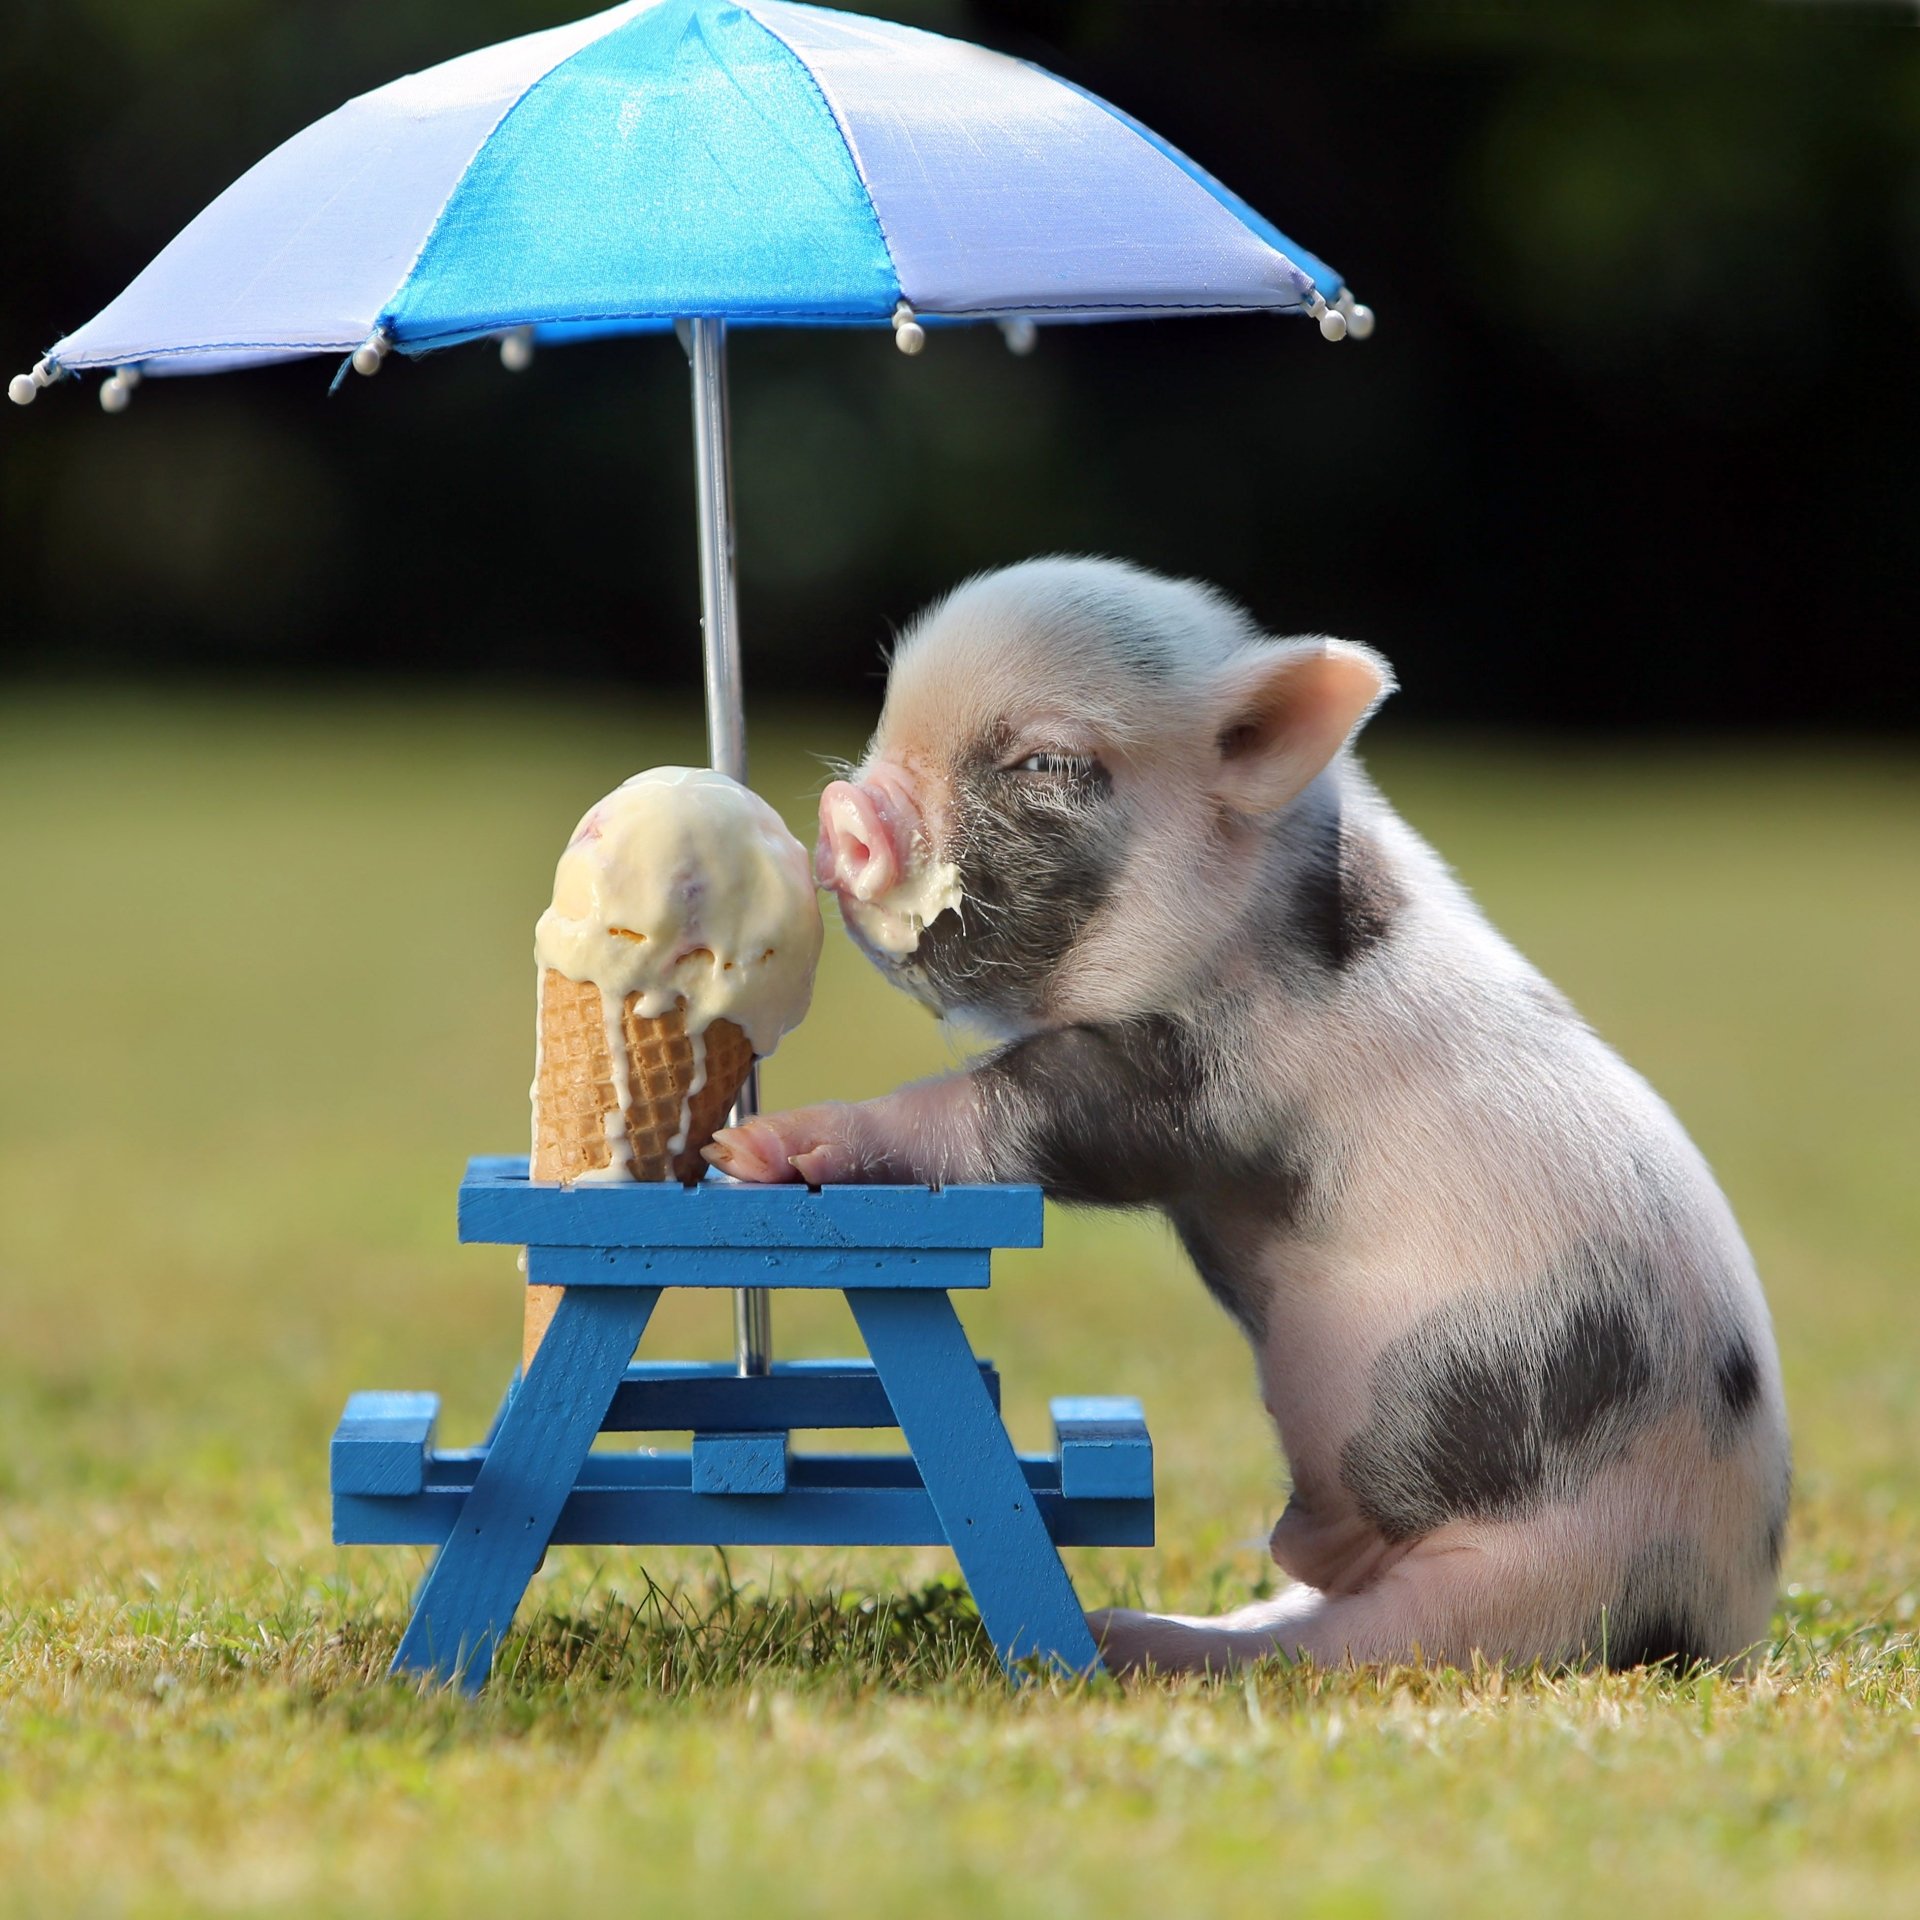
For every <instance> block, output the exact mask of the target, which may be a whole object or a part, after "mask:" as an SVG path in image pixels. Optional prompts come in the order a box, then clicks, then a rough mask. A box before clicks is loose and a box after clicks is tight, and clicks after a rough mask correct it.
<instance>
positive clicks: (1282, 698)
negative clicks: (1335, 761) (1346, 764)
mask: <svg viewBox="0 0 1920 1920" xmlns="http://www.w3.org/2000/svg"><path fill="white" fill-rule="evenodd" d="M1392 691H1393V672H1392V669H1391V668H1390V667H1388V665H1387V663H1386V662H1385V661H1384V660H1383V659H1381V658H1380V656H1379V655H1378V654H1377V653H1375V652H1374V651H1373V650H1372V649H1371V648H1370V647H1359V646H1355V645H1353V644H1352V643H1351V642H1350V641H1346V640H1288V641H1282V642H1279V643H1276V644H1275V645H1273V646H1270V647H1267V648H1265V649H1263V650H1262V651H1261V652H1260V653H1258V654H1256V655H1255V656H1254V657H1253V658H1252V659H1251V660H1250V661H1248V662H1246V663H1244V664H1240V665H1236V667H1235V668H1234V669H1233V677H1232V679H1231V680H1230V681H1229V683H1228V687H1227V697H1226V700H1225V702H1224V703H1223V706H1222V709H1221V713H1222V718H1221V724H1220V730H1219V734H1218V736H1217V738H1216V741H1215V747H1216V750H1217V752H1218V754H1219V759H1218V762H1217V764H1216V766H1215V769H1214V787H1215V791H1216V792H1217V793H1218V794H1219V795H1220V797H1221V799H1223V800H1224V801H1226V803H1227V804H1228V805H1229V806H1230V807H1235V808H1237V809H1238V810H1239V811H1240V812H1242V813H1272V812H1274V811H1276V810H1277V809H1278V808H1280V807H1284V806H1285V805H1286V804H1287V802H1288V801H1289V800H1291V799H1292V798H1293V797H1294V795H1295V794H1297V793H1298V792H1299V791H1300V790H1301V788H1303V787H1304V786H1305V785H1306V784H1307V782H1308V781H1309V780H1311V779H1312V778H1313V777H1314V775H1315V774H1317V773H1318V772H1319V771H1320V770H1321V768H1322V767H1324V766H1325V765H1326V764H1327V762H1328V761H1330V760H1331V759H1332V758H1333V757H1334V755H1335V754H1337V753H1338V752H1339V751H1340V749H1341V748H1342V747H1344V746H1345V745H1346V744H1347V742H1348V740H1350V739H1351V738H1352V737H1353V734H1354V732H1355V731H1356V729H1357V728H1358V727H1359V726H1360V724H1361V722H1362V721H1363V720H1365V719H1366V718H1367V716H1368V715H1369V714H1370V713H1372V711H1373V710H1374V708H1375V707H1377V706H1378V705H1379V704H1380V702H1381V701H1382V700H1384V699H1385V698H1386V697H1387V695H1388V694H1389V693H1391V692H1392Z"/></svg>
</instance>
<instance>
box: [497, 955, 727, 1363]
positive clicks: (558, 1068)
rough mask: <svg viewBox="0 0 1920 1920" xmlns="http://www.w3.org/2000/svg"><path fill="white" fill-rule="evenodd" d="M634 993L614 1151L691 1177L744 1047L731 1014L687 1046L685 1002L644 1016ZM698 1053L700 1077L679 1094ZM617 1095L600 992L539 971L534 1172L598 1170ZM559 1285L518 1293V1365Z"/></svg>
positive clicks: (636, 1163) (609, 1157) (547, 1176)
mask: <svg viewBox="0 0 1920 1920" xmlns="http://www.w3.org/2000/svg"><path fill="white" fill-rule="evenodd" d="M639 1000H640V996H639V995H638V994H629V995H628V996H627V1003H626V1006H625V1007H624V1008H623V1009H622V1010H621V1018H620V1039H621V1042H622V1045H623V1047H624V1053H625V1059H624V1065H625V1068H626V1075H625V1077H626V1111H625V1118H626V1139H625V1141H624V1142H623V1143H619V1145H618V1149H617V1150H618V1151H619V1153H620V1156H621V1159H622V1160H623V1161H624V1163H625V1166H626V1170H627V1171H628V1172H629V1173H631V1174H632V1176H633V1177H634V1179H636V1180H667V1179H679V1180H686V1181H693V1180H698V1179H699V1178H700V1176H701V1175H702V1174H703V1173H705V1172H706V1162H705V1161H704V1160H703V1159H702V1158H701V1157H700V1149H701V1148H702V1147H704V1146H705V1145H706V1144H707V1143H708V1141H710V1140H711V1139H712V1138H713V1136H714V1135H715V1134H716V1133H717V1132H718V1131H719V1130H720V1127H721V1125H722V1124H723V1122H724V1121H725V1120H726V1117H727V1113H728V1110H729V1109H730V1108H731V1107H732V1106H733V1103H734V1101H735V1100H736V1099H737V1098H738V1097H739V1093H740V1089H741V1088H742V1087H743V1086H744V1085H745V1084H746V1079H747V1075H748V1074H749V1073H750V1072H752V1070H753V1048H752V1046H751V1044H750V1043H749V1042H748V1039H747V1036H746V1035H745V1034H744V1033H743V1032H742V1031H741V1030H740V1029H739V1028H738V1027H736V1026H735V1025H734V1024H733V1022H732V1021H731V1020H716V1021H714V1022H713V1024H712V1025H711V1026H709V1027H708V1028H707V1030H706V1032H705V1033H704V1034H702V1035H700V1036H699V1037H698V1042H696V1039H695V1036H693V1035H691V1034H689V1033H688V1032H687V1020H686V1003H685V1002H684V1001H679V1002H676V1003H675V1005H674V1006H672V1007H671V1008H669V1009H668V1010H667V1011H666V1012H665V1013H662V1014H651V1015H649V1014H642V1013H640V1012H638V1011H636V1009H637V1007H638V1005H639ZM703 1058H704V1065H705V1069H706V1072H705V1079H704V1080H703V1081H702V1084H701V1085H700V1087H699V1089H698V1090H697V1091H690V1089H692V1088H693V1082H694V1080H695V1078H696V1075H697V1073H698V1070H699V1068H700V1066H701V1064H702V1060H703ZM620 1099H621V1095H620V1091H619V1079H618V1076H617V1075H616V1074H615V1071H614V1062H613V1057H612V1054H611V1052H610V1051H609V1046H608V1032H607V1020H606V1014H605V1010H604V1007H603V1004H602V1001H601V998H600V989H599V988H598V987H597V986H595V985H594V984H593V982H592V981H590V980H569V979H568V978H567V977H566V975H565V974H562V973H556V972H555V971H554V970H553V969H552V968H551V967H549V968H547V969H545V970H544V971H543V972H542V974H541V976H540V1065H539V1071H538V1073H537V1075H536V1077H535V1080H534V1086H533V1163H532V1174H533V1178H534V1179H536V1180H557V1181H559V1182H561V1184H562V1185H566V1186H571V1185H572V1184H573V1182H574V1181H576V1180H578V1179H580V1178H581V1177H582V1176H583V1175H586V1174H598V1175H601V1176H603V1177H604V1174H605V1170H606V1169H607V1168H608V1167H610V1166H612V1165H613V1163H614V1154H615V1151H616V1145H615V1143H613V1142H610V1141H609V1140H608V1138H607V1116H608V1115H609V1114H611V1113H612V1112H613V1111H614V1109H615V1107H616V1106H618V1105H619V1104H620ZM683 1109H684V1110H685V1113H686V1120H687V1124H686V1137H685V1139H684V1140H683V1141H681V1143H680V1145H679V1147H678V1149H677V1150H676V1149H675V1148H674V1146H673V1145H672V1144H671V1143H672V1142H673V1141H674V1140H675V1139H676V1137H677V1136H678V1135H679V1134H680V1131H681V1114H682V1110H683ZM562 1291H563V1289H562V1288H559V1287H529V1288H528V1289H527V1310H526V1321H525V1327H524V1330H523V1334H522V1339H521V1365H522V1366H523V1367H525V1366H528V1365H530V1364H531V1363H532V1360H533V1356H534V1352H535V1350H536V1349H537V1348H538V1347H539V1345H540V1340H541V1337H542V1336H543V1335H544V1334H545V1332H546V1330H547V1323H548V1322H549V1321H550V1320H551V1319H552V1318H553V1312H554V1308H555V1307H557V1306H558V1305H559V1303H560V1295H561V1293H562Z"/></svg>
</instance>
